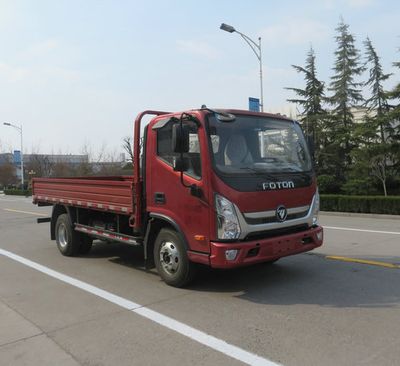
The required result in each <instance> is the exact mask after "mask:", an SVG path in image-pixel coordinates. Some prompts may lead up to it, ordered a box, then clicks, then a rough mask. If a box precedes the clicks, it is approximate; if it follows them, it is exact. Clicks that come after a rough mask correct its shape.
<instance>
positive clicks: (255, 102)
mask: <svg viewBox="0 0 400 366" xmlns="http://www.w3.org/2000/svg"><path fill="white" fill-rule="evenodd" d="M249 111H252V112H260V99H258V98H252V97H249Z"/></svg>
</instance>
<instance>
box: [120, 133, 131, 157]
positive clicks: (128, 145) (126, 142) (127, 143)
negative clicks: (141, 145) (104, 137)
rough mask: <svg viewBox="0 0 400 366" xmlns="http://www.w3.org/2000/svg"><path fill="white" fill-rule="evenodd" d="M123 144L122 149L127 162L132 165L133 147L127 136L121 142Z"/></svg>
mask: <svg viewBox="0 0 400 366" xmlns="http://www.w3.org/2000/svg"><path fill="white" fill-rule="evenodd" d="M122 142H123V144H122V147H123V148H124V150H125V152H126V153H127V154H128V160H129V161H130V162H131V163H133V146H132V139H131V138H130V137H129V136H126V137H124V138H123V140H122Z"/></svg>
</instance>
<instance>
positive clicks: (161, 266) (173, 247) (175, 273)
mask: <svg viewBox="0 0 400 366" xmlns="http://www.w3.org/2000/svg"><path fill="white" fill-rule="evenodd" d="M154 262H155V265H156V268H157V271H158V274H159V275H160V277H161V278H162V279H163V280H164V281H165V283H167V284H168V285H170V286H174V287H183V286H185V285H187V284H188V283H189V282H190V281H192V280H193V278H194V276H195V270H196V267H195V264H194V263H192V262H190V261H189V258H188V256H187V253H186V248H185V245H184V243H183V240H182V239H181V237H180V235H179V234H178V233H177V232H176V231H174V230H171V229H167V228H164V229H161V230H160V232H159V234H158V236H157V238H156V241H155V243H154Z"/></svg>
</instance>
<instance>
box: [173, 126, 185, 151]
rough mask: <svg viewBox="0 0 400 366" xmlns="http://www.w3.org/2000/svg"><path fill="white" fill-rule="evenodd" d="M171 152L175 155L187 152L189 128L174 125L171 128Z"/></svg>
mask: <svg viewBox="0 0 400 366" xmlns="http://www.w3.org/2000/svg"><path fill="white" fill-rule="evenodd" d="M172 151H173V152H175V153H186V152H189V127H188V126H186V125H183V126H181V124H179V123H176V124H174V125H173V126H172Z"/></svg>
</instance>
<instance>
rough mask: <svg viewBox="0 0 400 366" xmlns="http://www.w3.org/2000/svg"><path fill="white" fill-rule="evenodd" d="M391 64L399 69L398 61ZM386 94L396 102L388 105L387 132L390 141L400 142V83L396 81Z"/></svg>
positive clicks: (399, 63)
mask: <svg viewBox="0 0 400 366" xmlns="http://www.w3.org/2000/svg"><path fill="white" fill-rule="evenodd" d="M393 66H395V67H397V68H399V69H400V61H398V62H393ZM386 95H387V97H388V99H389V100H392V101H394V102H395V103H396V104H394V105H391V106H390V108H391V110H390V112H389V113H388V121H389V122H390V127H388V134H389V135H390V137H391V140H392V142H400V103H399V101H400V83H398V84H397V85H396V86H395V87H394V88H393V89H392V90H391V91H389V92H387V94H386ZM396 101H397V102H396Z"/></svg>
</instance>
